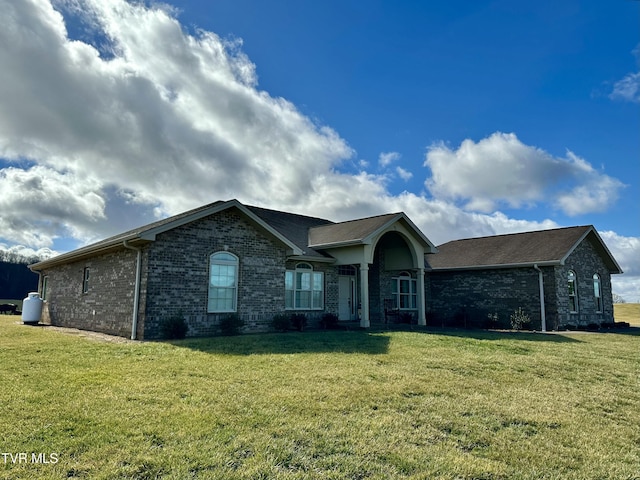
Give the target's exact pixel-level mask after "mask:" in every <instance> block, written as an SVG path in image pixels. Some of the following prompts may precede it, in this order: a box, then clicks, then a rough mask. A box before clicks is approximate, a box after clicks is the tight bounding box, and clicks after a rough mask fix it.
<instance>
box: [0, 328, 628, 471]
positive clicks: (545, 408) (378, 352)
mask: <svg viewBox="0 0 640 480" xmlns="http://www.w3.org/2000/svg"><path fill="white" fill-rule="evenodd" d="M639 341H640V337H639V336H638V335H637V332H633V331H631V332H624V333H623V332H620V333H603V334H600V333H584V332H582V333H578V332H575V333H563V334H533V333H522V334H515V333H498V332H473V331H467V332H457V331H450V332H430V333H429V332H428V333H425V332H379V333H375V332H360V331H353V332H315V333H312V332H308V333H288V334H268V335H250V336H243V337H229V338H209V339H197V340H183V341H179V342H173V343H160V342H127V341H121V342H106V341H100V340H99V339H93V338H87V337H83V336H80V335H71V334H69V333H64V332H60V331H56V330H54V329H53V328H49V327H28V326H23V325H20V324H19V322H18V321H17V319H16V317H11V316H0V382H1V385H2V388H1V389H0V405H1V406H2V409H1V414H0V439H1V440H0V441H1V443H0V453H1V454H0V478H3V479H14V478H44V479H58V478H92V479H93V478H98V479H125V478H129V479H152V478H170V479H186V478H203V479H209V478H211V479H245V478H246V479H250V478H251V479H259V478H264V479H267V478H277V479H316V478H329V479H331V478H333V479H343V478H344V479H347V478H349V479H387V478H400V479H404V478H412V479H414V478H415V479H420V478H424V479H427V478H429V479H430V478H440V479H512V478H516V479H519V478H522V479H540V478H545V479H591V478H593V479H596V478H597V479H632V478H638V477H639V476H640V430H638V425H640V355H639V354H638V345H639ZM19 453H24V454H25V456H26V457H27V459H28V461H27V462H17V463H13V462H12V457H11V456H10V455H8V454H12V455H15V457H13V458H19V457H18V454H19ZM32 454H36V457H35V458H34V457H32V456H31V455H32ZM40 454H42V455H41V456H40V457H39V463H38V462H37V460H38V457H37V455H40ZM3 455H4V458H5V459H4V461H3ZM33 460H36V462H34V461H33ZM44 460H48V461H49V463H46V464H45V463H43V461H44Z"/></svg>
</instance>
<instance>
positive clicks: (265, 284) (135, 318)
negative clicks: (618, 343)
mask: <svg viewBox="0 0 640 480" xmlns="http://www.w3.org/2000/svg"><path fill="white" fill-rule="evenodd" d="M565 230H566V231H567V232H572V234H571V235H568V236H567V238H566V239H565V236H563V235H557V236H559V237H562V238H563V239H564V240H563V241H562V242H560V241H558V245H556V247H558V248H561V247H562V248H564V247H566V249H565V250H564V253H562V252H560V253H558V252H557V251H556V248H555V247H554V248H553V249H550V250H549V251H548V252H546V253H545V254H544V256H540V257H537V256H536V255H537V253H536V252H530V253H531V255H530V256H523V257H522V258H520V260H518V261H514V258H516V257H513V258H511V257H509V255H507V254H506V253H505V254H504V258H503V259H502V260H501V262H502V263H496V262H497V261H492V262H491V264H490V265H489V264H486V262H485V263H482V262H479V261H474V262H472V263H469V261H471V260H472V259H471V257H469V256H468V255H469V253H468V252H469V251H473V250H474V249H475V248H476V247H475V246H473V245H472V244H468V248H460V247H459V246H458V247H455V245H454V247H455V248H453V249H450V246H451V244H455V242H451V244H445V245H443V246H442V247H441V251H440V253H437V252H438V249H437V248H436V247H435V246H434V245H433V244H432V243H431V242H430V241H429V239H428V238H427V237H426V236H425V235H424V234H423V233H422V232H421V231H420V230H419V229H418V228H417V227H416V226H415V225H414V224H413V223H412V222H411V220H410V219H409V218H408V217H407V216H406V215H405V214H404V213H393V214H387V215H379V216H374V217H368V218H361V219H356V220H352V221H347V222H339V223H334V222H331V221H329V220H325V219H320V218H314V217H308V216H303V215H297V214H292V213H287V212H280V211H275V210H268V209H263V208H258V207H253V206H248V205H244V204H242V203H240V202H239V201H237V200H230V201H225V202H215V203H213V204H210V205H205V206H203V207H200V208H197V209H194V210H191V211H188V212H185V213H183V214H180V215H176V216H173V217H170V218H167V219H164V220H161V221H158V222H155V223H152V224H150V225H146V226H143V227H140V228H137V229H134V230H130V231H128V232H125V233H122V234H120V235H116V236H114V237H111V238H108V239H106V240H103V241H101V242H98V243H95V244H92V245H89V246H86V247H83V248H80V249H77V250H74V251H71V252H68V253H65V254H62V255H59V256H57V257H54V258H51V259H48V260H44V261H41V262H39V263H36V264H34V265H31V266H30V268H31V269H32V270H34V271H37V272H38V273H39V274H40V286H39V289H40V292H41V295H42V297H43V299H44V300H45V303H44V309H43V319H42V320H43V322H44V323H49V324H53V325H61V326H68V327H75V328H80V329H85V330H94V331H99V332H104V333H110V334H115V335H120V336H126V337H130V338H134V339H153V338H158V336H159V329H160V324H161V322H162V321H163V320H165V319H167V318H169V317H172V316H175V315H178V314H179V315H181V316H184V318H185V319H186V321H187V324H188V327H189V330H188V333H187V334H188V335H190V336H198V335H215V334H216V333H218V332H219V326H218V325H219V322H220V319H221V317H222V316H225V315H228V314H230V313H233V314H237V315H238V316H240V317H241V318H242V320H243V321H244V324H245V326H244V331H245V332H260V331H267V330H268V329H269V328H270V323H271V320H272V318H273V316H274V315H275V314H277V313H283V312H290V313H294V312H296V313H304V314H305V315H307V317H308V318H309V320H310V323H311V324H312V325H313V324H316V325H317V324H318V322H319V320H320V318H321V316H322V315H323V314H324V313H333V314H335V315H337V316H338V318H339V319H340V320H341V321H353V322H359V325H360V326H361V327H363V328H367V327H369V326H370V325H371V324H372V323H379V322H385V321H396V320H398V319H399V318H403V319H404V320H406V319H407V318H411V319H412V321H414V322H415V323H417V324H419V325H426V324H427V317H428V316H429V317H430V322H435V323H434V324H440V323H442V324H445V323H446V324H449V323H450V322H451V321H452V319H453V320H455V319H456V318H458V317H459V316H460V311H459V310H460V309H461V308H462V309H466V310H464V311H463V315H466V314H467V313H469V312H472V313H474V315H477V314H484V315H486V313H485V312H490V311H493V310H495V309H498V307H499V306H504V307H505V308H508V309H510V308H512V307H514V306H522V307H523V308H526V309H527V310H528V312H529V313H530V315H531V316H532V318H533V317H536V315H538V317H539V316H540V312H541V310H540V306H541V302H540V300H539V299H540V293H539V292H540V291H541V290H539V286H540V284H539V278H540V277H539V275H542V277H543V280H544V285H543V287H544V290H543V292H544V294H543V297H544V300H545V305H546V306H545V308H544V309H543V310H542V311H546V314H547V326H548V327H549V328H552V327H554V326H557V325H560V324H562V323H568V322H571V321H576V322H582V321H592V320H593V321H607V320H612V300H611V282H610V274H611V273H620V268H619V267H618V265H617V263H616V262H615V260H614V259H613V257H612V256H611V254H610V253H609V251H608V250H607V249H606V246H605V245H604V243H603V242H602V240H601V239H600V237H599V236H598V234H597V233H596V231H595V230H594V229H593V227H574V228H573V229H559V230H557V231H553V230H552V231H549V232H560V231H565ZM536 234H537V235H541V234H542V232H532V233H530V234H520V235H522V236H524V237H519V238H525V237H526V236H527V235H534V236H535V235H536ZM543 235H544V236H545V238H550V237H547V236H548V235H549V234H543ZM505 237H509V236H501V237H488V238H505ZM540 238H542V237H540ZM472 240H478V241H481V239H472ZM472 240H469V241H472ZM545 242H547V240H545V239H544V238H542V240H541V249H542V250H544V248H543V247H544V245H543V244H544V243H545ZM507 243H509V242H506V241H505V242H503V247H504V246H506V245H507ZM560 243H562V245H560ZM549 245H550V246H551V244H549ZM522 246H523V248H524V244H522ZM490 247H491V246H490V245H488V246H487V248H490ZM498 247H500V246H499V245H497V244H496V245H494V246H493V248H498ZM516 247H517V246H516ZM500 248H502V247H500ZM510 248H515V247H514V246H511V247H510ZM469 249H471V250H469ZM456 252H457V253H456ZM465 252H467V253H465ZM524 252H525V251H524V250H523V252H522V253H523V255H524ZM441 255H442V256H441ZM460 255H463V256H460ZM464 255H467V256H466V257H465V256H464ZM514 255H515V254H514ZM527 255H529V254H528V253H527ZM458 256H460V257H459V258H460V260H459V262H458V263H455V262H454V263H451V262H453V260H451V259H455V258H456V257H458ZM525 257H526V258H525ZM439 258H440V260H436V259H439ZM465 258H466V259H467V260H464V259H465ZM482 258H484V256H483V257H482ZM425 259H427V261H426V262H425ZM447 259H449V260H447ZM438 262H439V263H438ZM523 262H524V263H523ZM532 262H533V263H532ZM536 267H537V268H538V269H540V270H541V271H542V273H540V272H539V271H538V270H536V269H535V268H536ZM569 270H570V271H572V272H574V275H575V277H574V279H573V286H574V294H572V295H568V294H567V285H568V283H567V282H568V281H570V280H567V275H568V271H569ZM587 271H588V272H591V273H588V272H587ZM595 274H597V275H598V279H599V283H598V285H599V288H600V290H599V291H600V296H599V299H598V300H595V299H594V298H591V297H589V296H588V295H587V291H588V285H587V283H588V278H587V277H586V275H592V277H591V278H592V280H593V279H594V278H595V277H593V275H595ZM529 277H531V278H529ZM593 281H594V282H595V280H593ZM518 289H519V291H518V293H517V294H516V293H514V292H516V291H517V290H518ZM591 291H592V292H593V291H594V290H593V286H592V287H591ZM509 292H511V293H509ZM576 292H577V293H576ZM512 293H513V294H512ZM510 295H511V296H510ZM592 297H593V295H592ZM525 300H526V302H525ZM501 302H502V303H501ZM570 302H576V303H575V305H574V304H573V303H572V304H571V305H572V307H571V308H573V306H575V308H576V311H573V310H571V308H570V306H569V303H570ZM598 302H599V303H598ZM536 308H537V310H536ZM465 312H467V313H465ZM500 312H502V310H500ZM499 315H500V316H501V317H502V313H499ZM538 325H541V324H540V323H539V324H538ZM534 326H535V325H534ZM538 328H539V327H538Z"/></svg>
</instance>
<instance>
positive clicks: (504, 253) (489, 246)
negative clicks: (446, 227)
mask: <svg viewBox="0 0 640 480" xmlns="http://www.w3.org/2000/svg"><path fill="white" fill-rule="evenodd" d="M586 238H589V240H590V241H591V242H592V244H593V246H594V248H596V250H597V251H598V253H599V254H600V255H601V256H602V258H603V260H604V261H605V263H606V264H607V267H608V268H609V270H610V271H611V273H622V270H621V269H620V266H619V265H618V263H617V262H616V260H615V259H614V258H613V256H612V255H611V252H609V249H608V248H607V246H606V245H605V243H604V242H603V241H602V239H601V238H600V235H598V233H597V232H596V230H595V228H594V227H593V226H592V225H586V226H578V227H567V228H556V229H552V230H539V231H534V232H524V233H514V234H508V235H494V236H490V237H479V238H466V239H463V240H454V241H451V242H448V243H445V244H443V245H439V246H438V252H439V253H437V254H435V255H428V256H427V264H428V266H429V267H431V269H432V270H434V271H437V270H468V269H479V268H508V267H524V266H533V265H538V266H545V265H562V264H564V262H565V260H566V259H567V257H568V256H569V255H570V254H571V252H573V250H574V249H575V248H576V247H577V246H578V245H579V244H580V243H581V242H582V241H583V240H584V239H586Z"/></svg>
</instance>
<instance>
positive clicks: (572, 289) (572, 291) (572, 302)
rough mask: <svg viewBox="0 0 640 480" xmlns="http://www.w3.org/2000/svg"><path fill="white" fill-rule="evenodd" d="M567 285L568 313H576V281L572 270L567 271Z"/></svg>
mask: <svg viewBox="0 0 640 480" xmlns="http://www.w3.org/2000/svg"><path fill="white" fill-rule="evenodd" d="M567 284H568V287H569V311H570V312H574V313H575V312H577V311H578V279H577V277H576V272H574V271H573V270H569V274H568V275H567Z"/></svg>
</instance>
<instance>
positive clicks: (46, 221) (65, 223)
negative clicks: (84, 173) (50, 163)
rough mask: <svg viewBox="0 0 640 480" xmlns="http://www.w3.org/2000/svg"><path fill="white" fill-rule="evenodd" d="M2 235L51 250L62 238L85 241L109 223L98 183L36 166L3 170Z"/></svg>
mask: <svg viewBox="0 0 640 480" xmlns="http://www.w3.org/2000/svg"><path fill="white" fill-rule="evenodd" d="M0 191H1V192H2V196H1V197H0V212H2V215H1V216H0V232H2V237H3V238H4V239H5V240H8V241H11V242H15V243H24V244H26V245H29V246H31V247H36V248H44V247H51V246H52V244H53V240H54V239H55V238H56V237H58V236H60V235H69V236H72V237H75V238H84V236H85V234H86V232H88V231H90V230H91V229H92V228H95V227H96V224H97V222H98V221H100V220H105V215H104V208H105V201H104V199H103V198H102V196H101V192H100V187H99V184H97V182H95V181H93V180H91V179H90V178H79V177H77V176H76V175H74V174H72V173H61V172H57V171H55V170H53V169H50V168H47V167H43V166H34V167H31V168H30V169H28V170H23V169H20V168H4V169H2V170H0Z"/></svg>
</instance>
